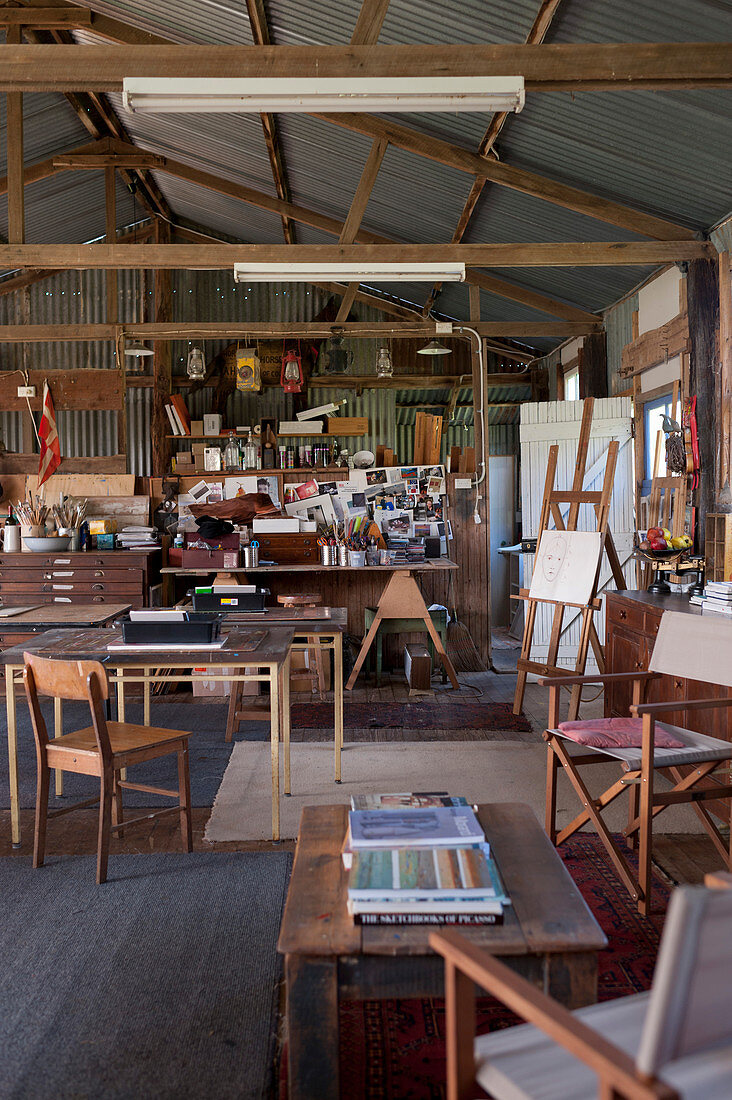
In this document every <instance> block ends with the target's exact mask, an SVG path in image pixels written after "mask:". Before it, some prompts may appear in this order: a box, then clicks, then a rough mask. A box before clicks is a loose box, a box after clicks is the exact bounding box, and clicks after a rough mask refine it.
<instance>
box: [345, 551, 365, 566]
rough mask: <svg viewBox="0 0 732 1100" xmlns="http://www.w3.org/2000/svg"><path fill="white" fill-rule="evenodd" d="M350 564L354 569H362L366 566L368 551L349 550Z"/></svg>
mask: <svg viewBox="0 0 732 1100" xmlns="http://www.w3.org/2000/svg"><path fill="white" fill-rule="evenodd" d="M348 564H349V565H350V566H351V568H352V569H361V568H363V566H364V565H365V564H366V551H365V550H349V551H348Z"/></svg>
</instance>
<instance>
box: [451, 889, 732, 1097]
mask: <svg viewBox="0 0 732 1100" xmlns="http://www.w3.org/2000/svg"><path fill="white" fill-rule="evenodd" d="M716 885H718V886H719V887H721V886H722V883H721V882H720V883H717V884H716ZM731 921H732V890H729V889H723V888H719V889H705V888H704V887H699V886H682V887H679V888H678V889H677V890H675V891H674V893H673V894H672V896H671V902H670V904H669V908H668V913H667V916H666V922H665V925H664V929H663V938H662V940H661V947H660V950H659V952H658V960H657V962H656V969H655V973H654V975H653V984H652V986H651V990H650V992H648V993H635V994H632V995H631V996H629V997H619V998H617V999H616V1000H612V1001H604V1002H602V1003H600V1004H595V1005H591V1006H589V1007H588V1008H580V1009H577V1010H576V1011H575V1012H569V1011H568V1010H567V1009H566V1008H564V1006H563V1005H561V1004H559V1003H557V1002H556V1001H554V1000H553V999H552V998H551V997H548V996H547V995H546V994H545V993H543V992H541V990H539V989H537V988H536V986H534V985H532V984H531V983H530V982H528V981H527V980H526V979H525V978H523V977H520V976H519V975H518V974H515V973H514V972H513V970H510V969H509V968H508V967H507V966H505V965H504V964H503V963H502V962H500V961H499V960H498V959H496V958H494V957H493V956H492V955H490V954H489V953H488V952H487V951H486V950H485V949H484V948H482V947H478V946H477V945H476V944H475V943H474V942H472V941H471V940H469V939H468V938H467V936H464V935H462V934H461V933H460V932H458V931H453V930H452V929H450V930H448V929H445V930H444V931H440V932H433V933H432V934H431V935H430V946H431V947H432V948H433V950H434V951H436V952H437V953H438V954H440V955H442V956H443V957H444V959H445V1010H446V1035H445V1043H446V1047H447V1100H469V1098H472V1097H474V1096H476V1095H480V1093H479V1088H478V1086H479V1087H480V1088H481V1089H484V1090H485V1092H486V1093H487V1094H488V1095H489V1096H491V1097H493V1098H494V1100H515V1098H516V1097H519V1096H520V1097H522V1098H523V1100H550V1098H551V1100H556V1097H558V1096H561V1097H562V1100H586V1098H587V1097H592V1096H597V1097H600V1098H602V1100H728V1097H729V1096H730V1094H731V1090H730V1082H731V1081H732V1017H731V1015H730V1011H729V1005H730V1000H729V987H730V982H731V981H732V938H731V937H730V935H729V927H730V922H731ZM476 984H477V985H478V986H480V987H481V988H482V989H485V990H486V991H487V992H488V993H490V994H491V996H493V997H496V998H497V999H498V1000H499V1001H501V1002H502V1003H503V1004H504V1005H506V1006H507V1007H508V1008H510V1009H511V1010H512V1011H513V1012H515V1013H517V1014H518V1015H519V1016H520V1017H521V1018H522V1019H523V1020H526V1021H527V1023H526V1024H522V1025H518V1026H515V1027H507V1028H503V1029H502V1030H498V1031H494V1032H492V1033H491V1034H489V1035H482V1036H480V1037H479V1038H475V986H476Z"/></svg>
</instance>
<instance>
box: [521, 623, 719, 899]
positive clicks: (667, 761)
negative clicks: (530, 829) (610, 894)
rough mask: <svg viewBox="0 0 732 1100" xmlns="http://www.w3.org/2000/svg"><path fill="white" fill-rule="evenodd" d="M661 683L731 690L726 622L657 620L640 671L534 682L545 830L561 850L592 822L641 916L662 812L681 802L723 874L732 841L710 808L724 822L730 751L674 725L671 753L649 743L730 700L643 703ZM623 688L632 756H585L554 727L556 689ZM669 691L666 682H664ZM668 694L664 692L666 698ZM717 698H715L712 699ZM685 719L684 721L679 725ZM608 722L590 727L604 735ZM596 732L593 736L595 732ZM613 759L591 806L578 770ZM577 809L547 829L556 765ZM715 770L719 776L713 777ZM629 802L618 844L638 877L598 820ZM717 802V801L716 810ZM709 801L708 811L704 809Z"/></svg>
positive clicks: (610, 751) (625, 751)
mask: <svg viewBox="0 0 732 1100" xmlns="http://www.w3.org/2000/svg"><path fill="white" fill-rule="evenodd" d="M661 675H665V676H667V677H671V678H673V677H675V678H676V679H677V680H678V679H679V678H681V679H684V678H685V679H686V680H691V681H693V680H697V681H701V682H706V683H711V684H716V685H719V687H721V688H730V687H732V623H730V622H728V621H727V620H726V618H725V617H724V616H722V615H699V616H690V615H682V614H681V613H680V612H671V611H667V612H666V613H665V614H664V615H663V617H662V619H661V624H660V626H659V629H658V634H657V636H656V642H655V645H654V647H653V654H652V656H651V660H650V663H649V669H648V671H647V672H644V671H638V672H629V673H614V674H609V675H597V676H581V677H576V676H562V677H556V678H549V679H542V680H540V681H539V683H541V684H545V685H548V686H549V688H550V696H549V723H548V729H547V730H546V731H545V733H544V739H545V740H546V741H547V743H548V759H547V787H546V830H547V833H548V834H549V836H550V837H551V839H552V842H553V843H554V844H557V845H559V844H561V843H563V841H565V840H567V839H568V838H569V837H570V836H572V835H573V834H574V833H575V832H577V830H578V829H581V828H582V826H583V825H586V824H588V823H590V822H591V823H592V824H593V825H594V826H595V828H596V829H597V831H598V833H599V835H600V838H601V840H602V842H603V844H604V845H605V848H606V849H607V852H608V855H609V856H610V859H611V860H612V863H613V865H614V867H615V870H616V871H617V873H618V875H619V876H620V878H621V879H622V881H623V882H624V883H625V885H626V886H627V888H628V890H629V891H630V894H631V896H632V897H633V899H634V900H636V901H637V902H638V909H639V911H640V912H641V913H647V912H648V911H649V909H650V891H651V845H652V828H653V822H654V820H655V818H656V817H657V816H658V814H660V813H662V812H663V810H665V809H666V808H667V807H668V806H671V805H678V804H679V803H683V802H688V803H690V804H691V805H692V806H693V807H694V810H695V811H696V813H697V814H698V816H699V818H700V819H701V822H702V824H703V826H704V828H705V830H706V832H707V833H708V834H709V837H710V838H711V840H712V843H713V844H714V845H715V847H716V849H717V851H718V853H719V855H720V856H721V858H722V859H723V860H724V862H725V863H726V865H727V869H728V870H730V871H732V835H731V836H730V838H729V839H726V838H724V837H723V836H722V834H721V833H720V831H719V828H718V826H717V824H716V823H715V821H714V820H713V818H712V815H711V813H710V809H713V810H714V812H715V813H717V814H718V815H720V814H724V816H725V818H726V819H727V820H729V813H730V801H729V800H730V798H731V797H732V785H730V782H729V763H728V762H729V761H730V760H732V744H731V743H730V742H729V741H725V740H722V739H721V738H718V737H709V736H707V735H706V734H702V733H697V732H695V731H693V730H688V729H685V728H683V727H681V726H674V725H670V724H668V723H664V726H665V728H666V730H667V731H668V732H669V733H671V735H672V736H673V737H674V738H675V739H676V740H677V741H679V742H681V743H682V747H680V748H665V747H664V748H662V747H660V746H659V745H657V744H656V743H655V736H656V718H657V717H659V716H661V715H663V714H665V713H666V714H667V713H673V712H674V711H676V712H679V711H681V712H686V713H687V714H688V713H689V712H695V711H706V710H712V709H715V708H720V707H730V706H732V695H728V696H726V697H722V698H712V699H680V698H672V699H668V700H667V701H665V702H656V703H644V702H643V699H644V696H645V690H646V688H647V686H648V685H649V684H650V683H652V682H653V681H654V680H657V679H658V678H659V677H660V676H661ZM612 680H615V681H620V680H631V681H633V682H634V687H633V705H632V706H631V708H630V713H631V714H632V715H633V716H635V717H640V719H641V743H640V745H639V747H637V748H617V747H611V746H604V747H601V748H598V747H592V748H590V747H586V746H585V745H582V744H577V742H576V740H575V738H576V736H577V735H576V733H575V734H574V735H573V736H570V734H569V731H567V730H566V729H563V728H562V726H561V725H560V723H559V695H560V691H561V689H562V687H563V686H565V685H566V686H571V685H582V684H597V683H607V682H608V681H612ZM671 683H672V684H673V680H671ZM672 690H673V689H672ZM720 694H721V693H720ZM687 720H688V719H687ZM611 721H612V719H601V720H600V721H599V723H598V725H599V726H600V727H604V728H605V729H606V730H607V729H608V728H609V727H608V726H607V723H608V722H611ZM594 732H597V733H602V728H600V729H597V730H596V731H594ZM608 760H616V761H617V762H618V763H619V764H620V766H621V776H620V778H619V779H618V781H617V782H616V783H614V784H613V785H612V786H610V787H608V789H607V790H606V791H604V792H603V793H602V794H601V795H599V796H597V797H593V796H592V795H591V794H590V792H589V790H588V788H587V786H586V785H585V782H584V780H583V778H582V775H581V774H580V773H581V771H582V769H583V768H585V767H592V766H593V765H595V764H599V763H607V762H608ZM560 765H561V766H562V767H563V768H564V770H565V773H566V775H567V778H568V779H569V781H570V783H571V784H572V787H573V788H574V790H575V791H576V793H577V795H578V797H579V799H580V802H581V804H582V807H583V809H582V811H581V812H580V813H579V814H578V815H577V817H575V818H574V820H573V821H571V822H570V823H569V824H568V825H566V826H565V827H564V828H563V829H561V830H557V825H556V789H557V772H558V769H559V766H560ZM723 765H724V773H723V774H722V775H721V776H715V774H714V773H715V772H716V771H717V770H718V769H719V768H720V767H721V766H723ZM658 774H660V775H661V776H663V777H664V778H665V779H667V780H670V782H671V783H672V788H671V790H668V789H658V787H657V785H656V776H657V775H658ZM625 791H628V792H629V795H630V803H629V813H628V825H627V828H626V829H625V832H624V835H625V837H626V840H627V841H628V844H629V846H630V847H632V848H636V847H637V848H638V863H639V866H638V874H637V876H636V874H635V872H634V870H633V868H632V866H631V864H630V863H629V861H628V859H627V858H626V856H625V855H624V853H623V852H622V851H621V849H620V847H619V846H618V844H617V843H616V841H615V839H614V838H613V836H612V835H611V833H610V830H609V829H608V827H607V825H606V824H605V822H604V820H603V817H602V814H603V811H604V810H605V809H606V808H607V807H608V806H609V805H610V804H611V803H612V802H614V801H615V799H616V798H618V797H619V796H620V795H621V794H623V792H625ZM720 800H726V801H720ZM710 802H713V803H716V805H714V806H712V807H710V806H709V805H708V804H709V803H710Z"/></svg>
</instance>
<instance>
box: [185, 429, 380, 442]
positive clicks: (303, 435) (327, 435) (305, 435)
mask: <svg viewBox="0 0 732 1100" xmlns="http://www.w3.org/2000/svg"><path fill="white" fill-rule="evenodd" d="M229 434H230V433H229V432H226V433H225V434H224V435H166V437H165V438H166V439H177V440H178V442H179V443H183V442H185V440H186V439H211V440H218V441H219V443H221V442H222V441H223V442H226V440H228V438H229ZM368 434H369V433H368V432H349V431H338V432H330V431H329V432H284V433H283V434H282V435H277V436H276V438H277V439H337V438H338V437H340V436H342V437H345V436H353V438H354V439H361V438H362V437H363V436H365V435H368ZM248 438H249V433H247V434H246V435H243V434H238V435H237V433H236V432H234V439H248ZM257 439H259V436H255V440H257Z"/></svg>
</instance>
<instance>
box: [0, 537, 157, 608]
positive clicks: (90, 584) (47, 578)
mask: <svg viewBox="0 0 732 1100" xmlns="http://www.w3.org/2000/svg"><path fill="white" fill-rule="evenodd" d="M160 565H161V552H160V551H159V550H152V551H147V550H144V551H134V550H112V551H105V552H98V551H97V552H89V551H85V552H83V553H79V552H77V553H60V554H30V553H25V552H23V553H19V554H0V607H20V606H22V605H24V604H48V603H73V604H80V603H88V604H104V603H112V604H114V603H129V604H131V605H132V606H133V607H136V608H137V607H146V606H147V604H148V592H149V588H150V586H151V585H153V584H157V583H158V581H159V579H160Z"/></svg>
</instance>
